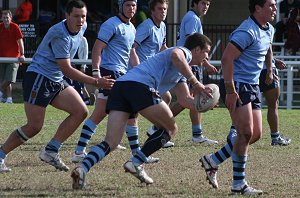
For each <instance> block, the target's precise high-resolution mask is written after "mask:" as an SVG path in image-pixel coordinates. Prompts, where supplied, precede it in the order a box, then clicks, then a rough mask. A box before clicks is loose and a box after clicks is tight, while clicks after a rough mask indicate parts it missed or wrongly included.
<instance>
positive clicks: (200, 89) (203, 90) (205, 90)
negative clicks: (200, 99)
mask: <svg viewBox="0 0 300 198" xmlns="http://www.w3.org/2000/svg"><path fill="white" fill-rule="evenodd" d="M192 89H193V93H194V95H196V94H205V95H206V96H207V97H209V98H212V97H213V95H212V89H211V88H210V87H206V86H204V85H203V84H202V83H200V82H199V83H197V84H196V85H194V86H193V87H192Z"/></svg>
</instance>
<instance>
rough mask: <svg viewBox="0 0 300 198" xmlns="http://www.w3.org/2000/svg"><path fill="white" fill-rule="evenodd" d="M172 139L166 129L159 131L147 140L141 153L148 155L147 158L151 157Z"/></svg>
mask: <svg viewBox="0 0 300 198" xmlns="http://www.w3.org/2000/svg"><path fill="white" fill-rule="evenodd" d="M170 139H171V136H170V135H169V134H168V133H167V132H166V131H165V130H164V129H159V130H157V131H156V132H155V133H153V134H152V135H151V136H150V137H149V138H148V139H147V140H146V142H145V144H144V145H143V147H142V149H141V151H142V152H143V153H144V154H145V155H146V157H149V156H150V155H152V153H154V152H155V151H157V150H159V149H160V148H161V147H162V146H163V145H164V144H165V143H166V142H168V141H169V140H170Z"/></svg>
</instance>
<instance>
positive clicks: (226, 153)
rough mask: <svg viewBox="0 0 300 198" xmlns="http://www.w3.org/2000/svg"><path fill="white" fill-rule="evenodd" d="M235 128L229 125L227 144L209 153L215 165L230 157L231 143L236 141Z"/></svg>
mask: <svg viewBox="0 0 300 198" xmlns="http://www.w3.org/2000/svg"><path fill="white" fill-rule="evenodd" d="M236 135H237V134H236V130H235V128H234V127H231V129H230V132H229V135H228V136H227V144H225V145H224V146H223V147H222V148H221V149H220V150H218V151H217V152H215V153H214V154H212V155H211V158H212V160H213V161H214V162H215V164H216V165H220V164H221V163H223V162H224V161H225V160H227V159H228V158H230V157H231V155H232V149H233V144H234V143H235V141H236Z"/></svg>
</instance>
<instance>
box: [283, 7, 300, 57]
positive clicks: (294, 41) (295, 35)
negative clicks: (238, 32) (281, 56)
mask: <svg viewBox="0 0 300 198" xmlns="http://www.w3.org/2000/svg"><path fill="white" fill-rule="evenodd" d="M286 26H287V40H286V42H285V44H284V48H285V49H286V50H287V52H289V53H291V54H292V55H296V52H297V51H298V50H299V48H300V30H299V28H300V8H294V9H293V11H292V12H291V15H290V18H289V20H288V22H287V25H286Z"/></svg>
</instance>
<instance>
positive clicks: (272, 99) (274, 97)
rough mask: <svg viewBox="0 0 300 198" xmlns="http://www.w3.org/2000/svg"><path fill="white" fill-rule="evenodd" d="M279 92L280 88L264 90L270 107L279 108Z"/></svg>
mask: <svg viewBox="0 0 300 198" xmlns="http://www.w3.org/2000/svg"><path fill="white" fill-rule="evenodd" d="M279 94H280V89H279V88H274V89H270V90H268V91H266V92H264V96H265V98H266V102H267V105H268V107H269V108H277V104H278V97H279Z"/></svg>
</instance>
